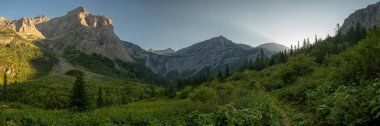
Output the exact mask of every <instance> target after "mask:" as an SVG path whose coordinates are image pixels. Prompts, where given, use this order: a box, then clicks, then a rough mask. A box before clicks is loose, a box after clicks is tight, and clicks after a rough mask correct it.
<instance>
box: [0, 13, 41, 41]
mask: <svg viewBox="0 0 380 126" xmlns="http://www.w3.org/2000/svg"><path fill="white" fill-rule="evenodd" d="M47 20H48V19H47V18H46V17H45V16H38V17H36V18H21V19H16V20H12V21H10V20H8V19H6V18H4V17H1V18H0V29H1V30H4V29H11V30H13V31H15V32H17V33H18V34H19V35H21V36H23V37H24V38H26V39H31V40H35V39H43V38H45V37H44V36H43V35H42V34H41V32H40V31H39V30H38V29H37V28H36V27H35V24H37V23H41V22H44V21H47Z"/></svg>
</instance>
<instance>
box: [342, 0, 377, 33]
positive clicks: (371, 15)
mask: <svg viewBox="0 0 380 126" xmlns="http://www.w3.org/2000/svg"><path fill="white" fill-rule="evenodd" d="M357 24H359V25H360V26H361V27H364V28H366V29H370V28H373V27H374V26H376V25H379V24H380V2H378V3H376V4H372V5H368V6H367V7H366V8H363V9H359V10H356V11H355V12H354V13H352V14H351V15H350V16H348V18H346V19H345V20H344V23H343V25H342V27H341V28H340V31H341V32H342V33H347V32H348V31H349V30H350V28H351V27H352V28H356V25H357Z"/></svg>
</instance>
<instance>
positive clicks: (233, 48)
mask: <svg viewBox="0 0 380 126" xmlns="http://www.w3.org/2000/svg"><path fill="white" fill-rule="evenodd" d="M251 48H252V47H251ZM266 52H267V54H268V55H270V52H268V51H267V50H266ZM257 53H259V49H255V48H252V49H247V48H246V47H244V48H243V47H241V45H239V44H236V43H233V42H232V41H231V40H228V39H227V38H225V37H223V36H219V37H215V38H211V39H209V40H206V41H203V42H199V43H196V44H194V45H192V46H189V47H187V48H183V49H180V50H178V51H177V52H175V53H174V54H173V55H170V56H164V55H149V56H147V58H146V65H147V66H148V67H149V68H150V69H152V70H153V71H154V72H156V73H158V74H161V75H164V76H165V77H167V78H169V79H172V80H177V79H184V78H187V77H191V76H194V75H196V74H197V73H198V72H200V71H203V70H204V69H206V68H207V69H210V70H211V73H212V74H216V73H218V72H219V71H224V70H225V67H226V66H227V65H228V66H229V68H230V69H237V68H238V67H240V66H241V65H243V64H244V62H245V61H246V60H247V58H254V57H255V56H256V55H257Z"/></svg>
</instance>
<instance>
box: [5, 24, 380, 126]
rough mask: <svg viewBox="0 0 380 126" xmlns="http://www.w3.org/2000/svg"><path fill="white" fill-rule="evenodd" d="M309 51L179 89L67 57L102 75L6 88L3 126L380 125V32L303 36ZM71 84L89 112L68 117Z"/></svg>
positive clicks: (101, 62) (98, 60)
mask: <svg viewBox="0 0 380 126" xmlns="http://www.w3.org/2000/svg"><path fill="white" fill-rule="evenodd" d="M338 30H339V28H338ZM303 45H304V46H303V47H299V46H294V47H293V46H292V48H291V49H290V50H287V51H282V52H279V53H278V54H275V55H273V56H272V57H270V58H269V57H266V56H264V55H262V54H263V53H261V54H260V55H259V56H258V57H257V58H256V59H255V60H252V61H249V62H248V63H247V64H246V66H244V67H243V68H244V69H242V70H241V71H238V72H234V73H230V70H228V67H227V66H226V68H225V69H226V70H225V73H220V74H219V75H220V76H218V77H215V79H212V78H213V77H212V76H210V74H208V73H209V72H207V71H208V70H207V69H205V72H204V74H203V75H201V76H199V77H197V78H194V79H193V80H192V79H189V80H186V81H182V82H180V83H179V84H178V85H177V87H175V86H172V85H165V86H163V87H157V86H154V85H147V84H144V83H142V82H143V81H139V80H137V81H136V79H134V78H138V79H147V78H143V77H142V75H147V74H141V75H138V74H137V73H135V72H133V71H137V70H136V69H134V68H138V67H137V66H134V65H133V64H126V63H123V62H120V61H117V60H115V61H113V60H110V59H107V58H104V57H101V56H98V55H86V54H81V53H75V52H74V53H69V54H68V55H69V57H67V58H68V59H69V61H70V62H72V63H73V64H75V65H80V66H83V67H84V68H85V69H86V70H88V71H91V72H93V73H97V74H100V75H105V76H91V77H90V76H84V78H83V79H84V82H86V83H82V81H80V78H79V79H78V80H77V81H76V82H74V78H73V77H74V76H75V75H81V74H82V72H80V71H77V70H74V71H69V72H67V73H66V75H67V76H66V75H62V76H55V75H46V76H42V77H39V78H37V79H33V80H29V81H24V82H22V83H18V84H11V85H7V87H6V92H7V95H6V96H7V97H8V100H2V101H3V102H1V103H0V122H1V123H0V125H91V126H93V125H375V124H378V122H379V120H380V65H379V64H380V57H379V56H380V28H374V29H371V30H369V31H368V32H364V30H363V29H362V28H360V27H356V28H353V29H351V30H350V31H349V32H348V33H347V34H341V33H340V32H337V35H336V36H334V37H327V38H326V39H324V40H322V39H319V40H318V39H316V40H315V42H314V43H313V44H311V43H310V40H309V39H305V41H304V44H303ZM70 58H71V59H70ZM81 59H88V60H91V61H92V60H94V62H89V61H86V60H81ZM137 62H139V61H137ZM115 63H116V64H117V66H118V67H120V69H117V68H116V67H115V66H116V65H115ZM135 65H137V64H135ZM130 66H132V67H130ZM139 70H141V69H140V68H139ZM227 71H228V72H227ZM139 73H141V71H140V72H139ZM124 75H125V76H126V77H127V78H128V79H125V78H123V76H124ZM152 76H154V75H152ZM153 82H154V81H153ZM74 83H76V84H83V85H82V86H83V88H81V89H86V90H80V91H75V92H81V93H79V94H85V95H87V96H89V97H88V105H89V106H88V111H84V112H75V111H71V109H70V107H72V104H70V96H74V95H70V93H71V92H70V91H72V90H73V88H72V86H73V85H72V84H74ZM75 89H76V88H74V90H75ZM4 91H5V90H4V89H2V93H3V94H4ZM75 92H73V94H77V93H75ZM83 92H85V93H83ZM81 96H84V95H81ZM81 96H75V97H72V98H71V99H79V98H82V97H81ZM78 101H87V100H78ZM95 108H96V109H95ZM86 110H87V108H86Z"/></svg>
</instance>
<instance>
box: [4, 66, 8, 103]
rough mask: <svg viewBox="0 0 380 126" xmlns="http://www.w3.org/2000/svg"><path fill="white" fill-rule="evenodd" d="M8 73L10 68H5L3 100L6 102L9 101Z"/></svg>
mask: <svg viewBox="0 0 380 126" xmlns="http://www.w3.org/2000/svg"><path fill="white" fill-rule="evenodd" d="M7 73H8V66H6V67H5V73H4V83H3V99H4V101H5V102H7V101H8V90H7V86H8V80H7V79H8V78H7Z"/></svg>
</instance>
